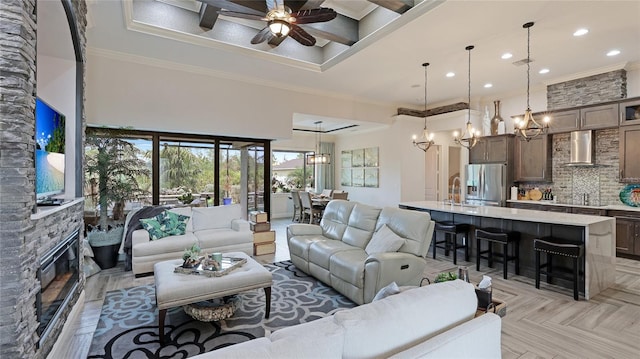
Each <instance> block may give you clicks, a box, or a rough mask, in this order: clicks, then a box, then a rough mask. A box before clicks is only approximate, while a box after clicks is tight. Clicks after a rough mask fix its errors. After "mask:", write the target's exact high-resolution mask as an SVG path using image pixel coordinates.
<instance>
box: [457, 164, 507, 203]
mask: <svg viewBox="0 0 640 359" xmlns="http://www.w3.org/2000/svg"><path fill="white" fill-rule="evenodd" d="M465 175H466V176H465V179H466V195H465V197H466V202H467V203H469V204H474V205H481V206H504V205H506V201H507V166H506V165H505V164H497V163H496V164H471V165H467V166H466V169H465Z"/></svg>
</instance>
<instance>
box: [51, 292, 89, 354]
mask: <svg viewBox="0 0 640 359" xmlns="http://www.w3.org/2000/svg"><path fill="white" fill-rule="evenodd" d="M84 297H85V291H84V290H83V291H82V292H81V293H80V295H79V296H78V301H77V302H76V304H75V305H74V306H73V308H72V309H71V312H69V316H68V317H67V319H66V321H65V325H63V327H62V331H61V332H60V335H59V336H58V339H56V342H55V344H53V347H52V348H51V351H50V352H49V354H48V355H47V359H59V358H64V357H65V355H67V353H68V352H69V348H65V346H67V345H69V343H71V342H72V340H73V336H74V335H75V330H76V325H75V323H77V322H78V320H79V319H78V318H79V317H80V314H81V312H82V309H83V308H84Z"/></svg>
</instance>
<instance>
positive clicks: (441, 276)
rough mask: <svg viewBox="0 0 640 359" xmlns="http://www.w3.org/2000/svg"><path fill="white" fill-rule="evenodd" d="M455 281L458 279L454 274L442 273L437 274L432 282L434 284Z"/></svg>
mask: <svg viewBox="0 0 640 359" xmlns="http://www.w3.org/2000/svg"><path fill="white" fill-rule="evenodd" d="M456 279H458V276H457V275H456V274H455V273H452V272H443V273H439V274H438V275H437V276H436V279H435V280H434V282H436V283H440V282H448V281H450V280H456Z"/></svg>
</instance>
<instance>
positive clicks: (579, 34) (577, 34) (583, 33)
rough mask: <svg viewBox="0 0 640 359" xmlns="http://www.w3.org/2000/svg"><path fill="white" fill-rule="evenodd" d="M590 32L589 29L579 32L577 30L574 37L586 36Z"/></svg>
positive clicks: (579, 30)
mask: <svg viewBox="0 0 640 359" xmlns="http://www.w3.org/2000/svg"><path fill="white" fill-rule="evenodd" d="M588 32H589V30H587V29H578V30H576V32H574V33H573V36H582V35H586V34H587V33H588Z"/></svg>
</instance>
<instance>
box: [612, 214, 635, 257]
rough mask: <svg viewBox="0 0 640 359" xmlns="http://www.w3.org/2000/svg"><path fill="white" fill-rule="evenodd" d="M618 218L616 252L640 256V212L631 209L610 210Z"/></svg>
mask: <svg viewBox="0 0 640 359" xmlns="http://www.w3.org/2000/svg"><path fill="white" fill-rule="evenodd" d="M607 214H608V215H609V216H610V217H615V218H616V252H617V253H618V254H623V255H630V256H634V257H637V256H640V213H639V212H631V211H608V213H607Z"/></svg>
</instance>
